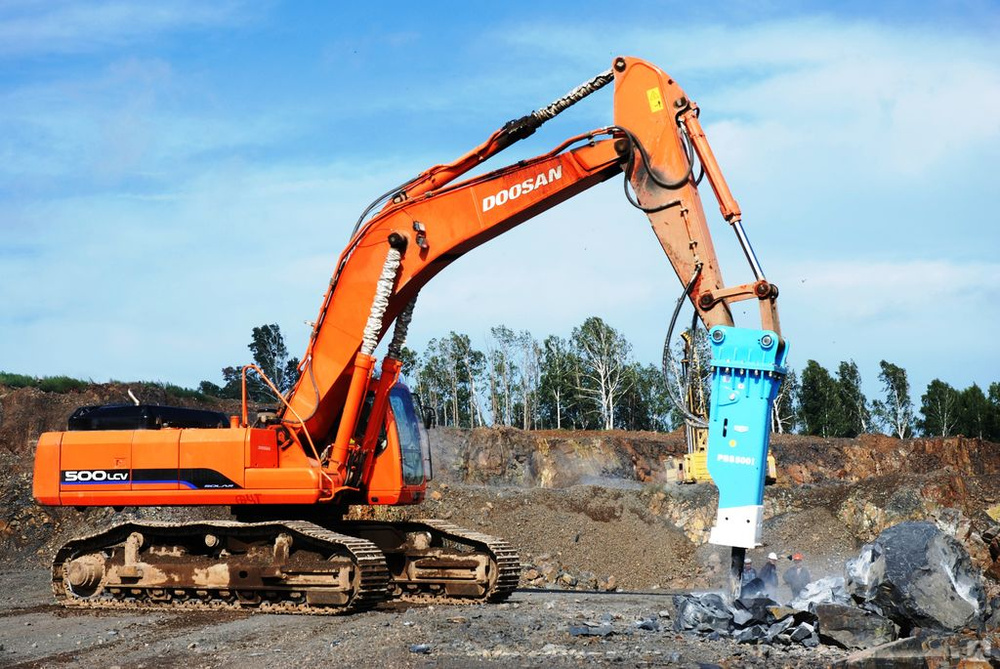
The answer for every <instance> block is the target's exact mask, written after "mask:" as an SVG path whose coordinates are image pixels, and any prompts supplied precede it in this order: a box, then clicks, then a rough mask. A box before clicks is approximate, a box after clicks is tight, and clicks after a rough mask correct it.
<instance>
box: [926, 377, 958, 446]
mask: <svg viewBox="0 0 1000 669" xmlns="http://www.w3.org/2000/svg"><path fill="white" fill-rule="evenodd" d="M959 397H960V395H959V392H958V391H957V390H955V389H954V388H952V387H951V386H950V385H948V384H947V383H945V382H944V381H942V380H941V379H934V380H933V381H931V382H930V383H929V384H927V391H926V392H925V393H924V394H923V395H922V396H921V397H920V415H921V416H922V418H918V419H917V427H918V428H920V432H921V433H922V434H923V435H924V436H926V437H950V436H951V435H953V434H955V428H956V427H957V425H958V404H959Z"/></svg>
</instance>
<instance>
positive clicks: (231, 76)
mask: <svg viewBox="0 0 1000 669" xmlns="http://www.w3.org/2000/svg"><path fill="white" fill-rule="evenodd" d="M342 4H343V5H348V4H350V5H352V6H351V7H341V6H340V5H342ZM871 4H877V5H878V6H877V7H874V8H873V7H871V6H870V5H871ZM674 5H676V6H674ZM826 5H827V3H782V2H771V3H768V2H764V3H760V2H753V3H751V2H731V3H722V4H718V3H716V4H704V3H702V4H700V5H699V6H698V7H691V6H690V3H664V2H645V3H614V4H613V6H612V5H609V4H607V3H594V2H558V1H557V2H550V3H517V2H514V3H505V4H503V5H502V6H500V5H496V6H494V3H482V4H478V3H463V4H462V5H461V6H459V4H458V3H454V5H453V4H452V3H442V6H441V8H437V7H434V6H431V7H427V6H420V7H419V8H416V7H415V6H414V5H411V4H408V3H406V4H404V3H400V4H399V6H398V7H397V6H396V5H395V4H394V3H391V2H389V3H374V4H371V5H365V4H363V3H322V2H295V3H292V2H288V3H283V2H240V1H238V0H231V1H228V2H226V1H221V2H214V3H205V2H197V1H194V0H190V1H186V0H161V1H160V2H157V3H153V4H150V3H139V2H125V1H120V2H110V1H109V2H101V1H94V2H87V3H82V2H81V3H74V2H58V1H52V0H47V1H38V0H7V1H6V2H4V3H3V4H0V231H2V233H3V234H2V235H0V300H2V303H3V305H4V307H5V308H4V309H3V310H2V313H0V351H2V352H3V353H0V370H4V371H13V372H20V373H27V374H34V375H55V374H68V375H72V376H77V377H83V378H92V379H94V380H95V381H105V380H108V379H118V380H136V379H142V380H159V381H169V382H173V383H178V384H180V385H185V386H196V385H197V384H198V382H199V381H200V380H202V379H210V380H214V381H218V380H219V377H220V374H219V368H220V367H221V366H223V365H226V364H232V363H237V362H243V361H245V360H246V358H247V356H248V351H247V348H246V344H247V342H248V341H249V337H250V331H251V329H252V328H253V327H254V326H256V325H260V324H263V323H270V322H277V323H278V324H279V325H281V328H282V331H283V332H284V334H285V339H286V342H287V343H288V345H289V349H290V351H291V352H292V354H294V355H298V354H300V353H301V352H302V350H304V348H305V344H306V339H307V337H308V333H309V328H308V326H307V325H305V324H304V321H307V320H312V319H313V318H314V317H315V315H316V311H317V309H318V307H319V302H320V299H321V297H322V294H323V291H324V289H325V287H326V284H327V282H328V280H329V276H330V274H331V272H332V269H333V264H334V262H335V259H336V257H337V255H338V254H339V252H340V250H341V248H342V247H343V245H344V244H345V243H346V241H347V238H348V235H349V232H350V230H351V229H352V227H353V224H354V221H355V220H356V218H357V216H358V214H359V213H360V212H361V210H362V209H363V208H364V207H365V206H366V205H367V204H368V203H369V201H371V200H372V199H374V198H375V197H376V196H378V195H379V194H381V193H382V192H384V191H385V190H387V189H388V188H391V187H392V186H394V185H396V184H398V183H400V182H402V181H404V180H405V179H407V178H408V177H410V176H412V175H414V174H416V173H418V172H420V171H422V170H424V169H426V168H427V167H428V166H430V165H434V164H437V163H441V162H446V161H448V160H451V159H452V158H454V157H456V156H458V155H460V154H461V153H464V152H465V151H466V150H468V149H469V148H471V147H472V146H474V145H476V144H477V143H479V142H480V141H482V140H483V139H484V138H485V137H486V136H487V135H488V134H489V133H491V132H492V131H493V130H494V129H495V128H497V127H499V126H500V125H502V124H503V123H504V122H506V121H507V120H509V119H511V118H514V117H518V116H521V115H523V114H524V113H527V112H529V111H531V110H533V109H535V108H538V107H540V106H542V105H544V104H547V103H548V102H550V101H551V100H553V99H555V98H557V97H559V96H560V95H562V94H563V93H565V92H566V91H567V90H569V89H570V88H572V87H573V86H575V85H577V84H578V83H580V82H582V81H584V80H585V79H588V78H589V77H591V76H592V75H594V74H596V73H598V72H600V71H603V70H605V69H607V68H608V67H609V66H610V63H611V60H612V58H613V57H614V56H616V55H619V54H626V55H635V56H639V57H642V58H645V59H647V60H650V61H652V62H654V63H656V64H657V65H659V66H660V67H662V68H663V69H664V70H666V71H667V72H669V73H670V74H671V75H673V76H674V77H675V78H676V79H677V80H678V81H679V82H680V83H681V85H682V86H683V87H684V88H685V89H686V91H687V92H688V94H689V95H690V97H691V98H692V99H694V100H696V101H697V102H698V103H699V105H700V106H701V108H702V116H701V119H702V123H703V124H704V125H705V127H706V130H707V133H708V136H709V139H710V140H711V142H712V144H713V148H714V149H715V152H716V155H717V157H718V158H719V161H720V163H721V165H722V168H723V170H724V172H725V174H726V176H727V178H728V180H729V182H730V185H731V186H732V188H733V191H734V193H735V195H736V197H737V198H738V199H739V201H740V204H741V206H742V209H743V212H744V224H745V226H746V229H747V231H748V234H749V236H750V239H751V241H752V242H753V244H754V246H755V249H756V251H757V254H758V256H759V257H760V260H761V263H762V265H763V267H764V269H765V271H766V272H767V274H768V278H769V279H771V280H772V281H773V282H775V283H777V284H778V285H779V286H780V287H781V291H782V292H781V299H780V301H779V305H780V310H781V316H782V325H783V329H784V334H785V336H786V338H787V339H788V340H789V341H790V342H791V345H792V355H791V362H792V364H793V366H795V367H797V368H799V369H801V368H802V366H803V365H804V364H805V361H806V360H808V359H815V360H818V361H819V362H820V363H822V364H823V365H825V366H826V367H827V368H829V369H831V371H832V370H834V369H835V368H836V366H837V364H838V363H839V361H841V360H846V359H854V360H855V361H857V363H858V365H859V367H860V369H861V372H862V376H863V377H864V378H865V381H866V386H867V387H868V388H869V392H870V394H872V395H874V394H876V393H877V387H878V384H877V381H876V379H875V377H876V375H877V371H878V361H879V360H880V359H883V358H884V359H888V360H890V361H892V362H894V363H896V364H899V365H901V366H903V367H904V368H906V369H907V370H908V371H909V374H910V380H911V385H912V388H913V396H914V399H915V400H919V395H920V393H921V392H922V391H923V389H924V388H925V387H926V384H927V383H928V382H929V381H930V380H931V379H932V378H935V377H938V378H941V379H944V380H945V381H948V382H949V383H951V384H952V385H954V386H956V387H960V388H962V387H965V386H967V385H969V384H971V383H974V382H975V383H978V384H979V385H980V386H983V387H985V386H987V385H988V384H989V383H990V382H992V381H997V380H1000V360H998V354H997V352H996V347H995V346H994V345H993V344H992V340H993V337H992V335H993V333H995V332H997V331H1000V306H998V305H1000V260H998V259H997V251H998V250H1000V232H998V224H997V213H996V204H995V203H996V199H997V195H998V194H1000V188H998V186H997V185H996V174H997V165H998V163H1000V49H998V48H997V42H998V38H1000V8H998V5H997V4H996V3H995V2H952V3H947V2H946V3H912V2H906V3H903V2H890V3H863V2H848V3H838V9H832V8H830V7H828V6H826ZM611 113H612V110H611V96H610V94H608V93H607V92H604V93H598V94H596V95H595V96H593V97H591V98H590V99H588V100H587V101H585V102H584V103H583V104H581V105H578V106H576V107H574V108H573V109H572V110H570V111H569V112H566V113H565V114H563V115H562V116H560V117H559V118H557V119H556V120H554V121H552V122H551V123H549V124H547V125H546V126H545V127H544V128H543V129H542V130H541V131H540V132H539V133H537V134H536V136H534V137H532V138H531V139H530V140H529V141H528V142H524V143H522V145H521V146H517V147H514V148H513V149H510V150H508V151H507V152H505V153H504V154H501V155H500V156H499V157H498V158H495V159H494V160H493V161H492V162H491V163H490V165H489V167H500V166H502V165H504V164H508V163H510V162H513V161H515V160H517V159H520V158H524V157H528V156H531V155H535V154H537V153H541V152H543V151H546V150H548V149H550V148H552V147H554V146H555V145H557V144H559V143H561V141H562V140H563V139H565V138H567V137H570V136H572V135H575V134H577V133H579V132H582V131H586V130H589V129H592V128H596V127H599V126H603V125H606V124H608V123H610V120H611ZM703 195H704V196H705V198H706V210H707V211H710V212H713V213H714V212H715V211H717V209H716V207H715V206H714V204H712V202H711V201H710V197H711V195H710V193H709V192H708V191H707V189H706V191H705V192H704V193H703ZM713 224H714V228H713V230H714V234H715V238H716V245H717V247H719V252H720V256H721V259H722V263H723V272H724V275H725V276H726V278H727V281H728V282H729V283H731V284H736V283H741V282H743V281H746V280H749V278H750V277H749V274H748V272H747V270H746V269H745V263H744V261H743V260H742V256H741V254H740V252H739V250H738V248H737V247H736V245H735V241H734V240H733V238H732V235H731V233H730V231H729V229H728V226H726V225H724V224H723V223H722V222H721V221H719V220H714V221H713ZM678 291H679V286H678V285H677V284H676V279H675V278H674V276H673V273H672V271H671V270H670V268H669V265H668V264H667V262H666V259H665V258H664V257H663V255H662V252H661V251H660V249H659V246H658V245H657V243H656V241H655V239H654V237H653V235H652V234H651V233H650V232H649V229H648V224H647V222H646V219H645V217H644V216H643V215H642V214H641V213H639V212H637V211H636V210H634V209H632V208H631V207H630V206H629V205H628V204H627V203H626V202H625V201H624V199H623V196H622V193H621V184H620V180H619V179H614V180H612V181H611V182H609V183H606V184H603V185H601V186H599V187H597V188H595V189H593V190H591V191H588V192H587V193H585V194H583V195H581V196H579V197H577V198H575V199H573V200H571V201H569V202H567V203H565V204H564V205H561V206H560V207H557V208H556V209H553V210H551V211H549V212H547V213H546V214H544V215H542V216H540V217H539V218H537V219H534V220H533V221H529V222H528V223H526V224H524V225H523V226H521V227H520V228H518V229H516V230H514V231H512V232H511V233H508V234H507V235H505V236H503V237H501V238H499V239H498V240H496V241H494V242H492V243H490V244H488V245H486V246H484V247H481V248H480V249H477V250H476V251H474V252H472V253H470V254H468V256H466V257H464V258H462V259H461V260H459V261H458V262H456V263H455V264H454V265H452V266H451V267H450V268H449V269H448V270H447V271H445V272H444V273H443V274H442V275H440V276H439V277H438V278H436V279H435V280H434V281H432V282H431V283H430V284H429V285H428V286H427V287H426V288H425V289H424V291H423V292H422V294H421V297H420V301H419V303H418V308H417V312H416V315H415V320H414V324H413V327H412V329H411V337H410V345H411V346H413V347H414V348H417V349H421V348H422V347H423V345H424V344H425V343H426V342H427V340H428V339H429V338H431V337H435V336H440V335H443V334H446V333H447V332H448V331H450V330H455V331H458V332H464V333H468V334H469V335H470V336H471V337H472V338H473V340H474V342H475V343H476V344H477V345H478V346H480V347H485V345H486V336H487V334H488V331H489V328H490V327H491V326H493V325H498V324H505V325H507V326H509V327H511V328H512V329H514V330H522V329H527V330H530V331H531V332H532V333H533V334H534V335H535V336H536V337H538V338H541V337H544V336H545V335H548V334H560V335H563V336H568V335H569V334H570V332H571V330H572V328H573V327H574V326H577V325H579V324H580V323H582V322H583V320H584V319H585V318H586V317H588V316H590V315H599V316H601V317H602V318H604V319H605V320H606V321H607V322H608V323H610V324H611V325H612V326H614V327H615V328H617V329H619V330H620V331H621V332H623V333H624V334H625V335H626V337H627V338H628V339H629V340H630V341H632V343H633V345H634V349H635V355H636V358H637V359H639V360H641V361H644V362H654V361H656V360H658V358H659V354H660V349H661V347H662V338H663V336H664V334H665V329H666V321H667V320H668V319H669V311H670V308H671V305H672V302H673V300H674V299H675V298H676V295H677V293H678ZM742 323H743V324H746V325H751V326H752V325H755V317H754V314H752V313H751V314H749V315H748V316H747V317H746V318H744V319H743V320H742Z"/></svg>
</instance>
